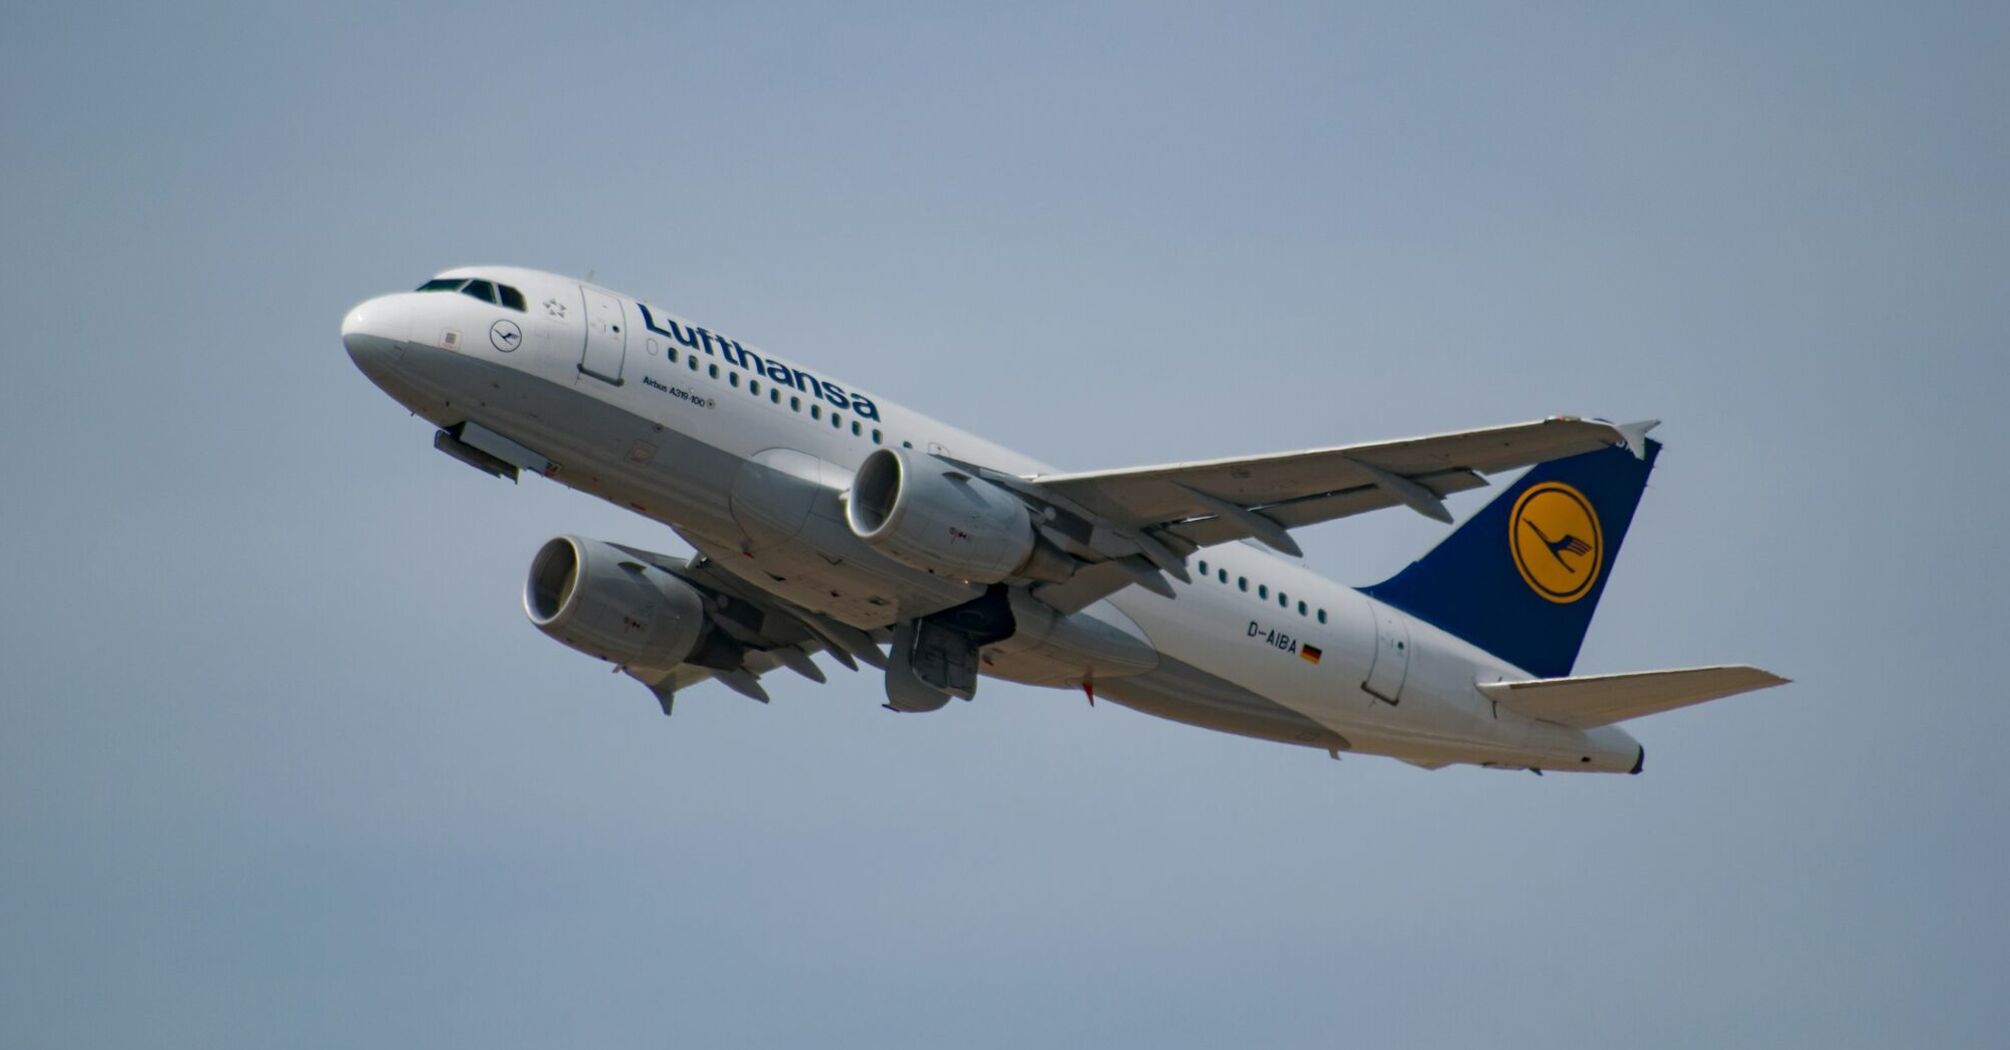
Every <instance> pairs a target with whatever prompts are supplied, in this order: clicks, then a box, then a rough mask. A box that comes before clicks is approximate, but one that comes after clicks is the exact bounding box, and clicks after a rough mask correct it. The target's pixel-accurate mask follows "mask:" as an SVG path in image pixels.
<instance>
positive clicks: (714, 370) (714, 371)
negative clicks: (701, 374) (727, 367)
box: [705, 365, 719, 379]
mask: <svg viewBox="0 0 2010 1050" xmlns="http://www.w3.org/2000/svg"><path fill="white" fill-rule="evenodd" d="M705 371H706V372H707V373H708V374H710V375H711V377H712V378H713V379H717V378H719V366H718V365H706V366H705Z"/></svg>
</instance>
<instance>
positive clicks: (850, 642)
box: [613, 543, 886, 715]
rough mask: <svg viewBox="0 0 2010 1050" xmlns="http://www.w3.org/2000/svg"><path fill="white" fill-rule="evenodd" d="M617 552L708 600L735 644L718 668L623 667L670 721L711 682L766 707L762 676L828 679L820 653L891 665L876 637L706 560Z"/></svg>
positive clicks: (850, 662) (853, 662)
mask: <svg viewBox="0 0 2010 1050" xmlns="http://www.w3.org/2000/svg"><path fill="white" fill-rule="evenodd" d="M613 546H615V547H617V548H619V549H620V550H622V551H623V552H625V553H627V554H630V555H632V556H634V557H636V558H638V559H640V560H642V561H644V562H647V563H649V564H651V565H654V566H655V567H657V568H659V569H662V570H663V571H664V572H667V573H670V574H671V575H673V576H676V577H678V578H679V579H682V580H683V581H684V582H686V583H688V584H690V585H692V586H693V587H695V588H697V589H698V590H699V591H700V592H701V593H702V594H703V595H704V596H705V612H706V616H707V617H708V618H709V619H710V620H711V621H712V623H713V625H714V626H715V627H716V628H717V629H718V630H719V632H720V633H721V634H723V635H724V636H725V638H726V639H727V640H728V641H729V643H730V644H728V645H725V646H721V647H717V648H715V649H714V653H715V654H717V655H715V656H714V662H715V663H716V664H718V665H717V666H714V665H712V664H705V665H700V664H691V663H685V664H677V665H675V666H672V667H624V668H622V671H623V672H625V673H626V674H627V675H628V676H629V677H631V678H634V679H635V680H636V681H638V682H641V683H642V684H643V685H645V686H648V687H649V691H650V692H651V693H653V694H655V696H656V700H657V702H658V703H659V704H661V705H662V707H663V713H664V714H666V715H667V714H669V713H670V707H671V701H672V699H673V698H674V697H675V696H676V694H677V693H678V692H679V691H681V690H683V689H686V688H688V687H690V686H693V685H697V684H699V683H702V682H706V681H717V682H719V684H721V685H724V686H725V687H726V688H728V689H731V690H733V691H734V692H736V693H739V694H740V695H742V696H746V697H749V698H752V699H755V700H759V701H760V702H762V703H767V702H768V692H767V690H766V689H764V688H762V687H761V684H760V678H761V676H762V675H764V674H767V673H768V672H770V671H773V670H776V669H778V668H783V667H786V668H788V669H789V670H791V671H794V672H795V673H797V674H800V675H802V676H803V677H805V678H808V679H810V680H811V681H815V682H822V681H825V677H824V672H823V670H822V669H821V668H819V667H818V666H817V665H816V663H815V662H814V661H812V660H811V659H810V654H812V653H816V652H819V651H821V652H826V653H829V654H830V656H831V658H832V659H834V660H836V661H837V662H839V663H841V664H843V665H845V666H846V667H848V668H850V669H852V670H854V671H855V670H857V669H858V664H859V662H860V661H864V662H866V663H869V664H872V665H873V666H875V667H885V666H886V657H885V655H884V654H883V653H881V652H880V650H879V646H878V644H877V643H876V642H875V640H874V639H873V638H872V636H871V635H869V634H867V633H866V632H864V631H861V630H859V629H858V628H856V627H852V626H850V625H849V624H844V623H839V622H838V621H836V620H832V619H829V618H827V617H824V616H820V615H818V614H817V613H814V612H811V611H809V610H807V609H802V608H798V607H796V606H794V605H792V604H790V603H788V602H784V601H782V600H780V599H778V598H775V597H774V596H772V595H769V594H766V593H764V592H762V591H761V590H759V589H758V588H756V587H754V586H752V585H751V584H748V583H747V582H746V581H744V580H741V579H740V578H739V577H736V576H734V575H733V574H732V573H730V572H727V571H726V570H724V569H721V568H719V566H718V565H716V564H714V563H713V562H712V561H711V559H709V558H706V557H704V556H703V555H700V556H698V557H694V558H691V559H689V560H685V559H681V558H673V557H670V556H668V555H664V554H657V553H656V552H654V551H646V550H642V549H641V548H638V547H628V546H624V545H622V544H618V543H617V544H614V545H613ZM721 656H724V657H726V658H724V659H721V658H720V657H721Z"/></svg>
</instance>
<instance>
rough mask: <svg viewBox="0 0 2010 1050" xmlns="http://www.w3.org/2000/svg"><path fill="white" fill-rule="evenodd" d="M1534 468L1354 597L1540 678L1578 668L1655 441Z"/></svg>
mask: <svg viewBox="0 0 2010 1050" xmlns="http://www.w3.org/2000/svg"><path fill="white" fill-rule="evenodd" d="M1632 444H1634V446H1635V447H1636V448H1644V454H1639V453H1636V452H1635V451H1631V450H1629V449H1627V448H1623V447H1614V448H1608V449H1601V450H1599V451H1597V452H1587V453H1585V454H1583V455H1581V456H1572V457H1570V458H1569V459H1559V460H1555V461H1552V462H1549V463H1541V464H1538V465H1536V466H1535V467H1534V468H1532V469H1530V470H1529V472H1528V473H1527V474H1525V475H1523V476H1522V478H1521V480H1519V481H1517V482H1516V483H1515V484H1514V486H1513V487H1511V488H1509V489H1508V490H1507V491H1506V492H1503V493H1501V495H1499V496H1498V497H1496V498H1495V499H1494V501H1493V502H1492V503H1489V504H1487V505H1486V506H1485V507H1483V508H1481V510H1480V512H1479V513H1478V514H1476V515H1474V516H1473V517H1472V518H1470V519H1469V520H1467V521H1466V523H1465V524H1464V525H1461V526H1459V527H1458V529H1456V530H1454V531H1453V532H1452V534H1451V535H1450V536H1447V537H1445V539H1444V542H1442V543H1439V544H1438V545H1437V546H1436V547H1434V548H1432V549H1431V552H1430V553H1428V554H1426V555H1424V556H1423V557H1422V558H1420V559H1418V560H1416V561H1414V562H1411V563H1410V565H1409V567H1407V568H1405V569H1404V570H1403V571H1402V572H1399V573H1397V574H1396V575H1395V576H1393V577H1391V578H1389V579H1387V580H1385V581H1383V582H1381V583H1378V584H1376V585H1374V586H1372V587H1364V588H1362V591H1363V592H1364V593H1366V594H1367V595H1369V596H1370V597H1372V598H1375V599H1377V600H1380V601H1384V602H1387V603H1389V604H1390V605H1393V606H1395V607H1396V608H1398V609H1401V610H1403V611H1404V612H1406V613H1409V614H1410V615H1412V616H1415V617H1417V618H1418V619H1420V620H1423V621H1425V622H1426V623H1429V624H1432V625H1433V626H1436V627H1439V628H1441V629H1443V630H1445V631H1448V632H1450V633H1452V634H1454V635H1457V636H1458V637H1460V638H1463V639H1465V640H1466V641H1468V642H1471V643H1472V644H1474V645H1476V646H1479V647H1480V648H1481V649H1484V650H1486V651H1487V652H1490V653H1492V654H1494V655H1495V656H1498V657H1500V658H1501V659H1503V660H1506V661H1508V662H1509V663H1512V664H1514V665H1515V666H1516V667H1520V668H1522V669H1523V670H1526V671H1528V672H1529V673H1531V674H1533V675H1535V676H1536V677H1538V678H1560V677H1563V676H1565V675H1568V674H1569V673H1570V668H1571V665H1572V664H1574V663H1576V662H1577V651H1578V649H1579V647H1580V646H1582V645H1583V644H1584V633H1585V631H1586V629H1588V628H1589V627H1590V626H1591V614H1592V612H1593V611H1594V610H1596V609H1597V608H1598V598H1599V596H1600V595H1601V594H1603V593H1604V592H1605V584H1606V582H1607V581H1608V580H1609V579H1611V576H1612V563H1613V562H1614V561H1615V560H1616V559H1617V558H1618V557H1619V545H1620V543H1621V541H1623V540H1624V539H1625V538H1626V529H1627V526H1629V525H1631V524H1633V511H1634V509H1635V508H1636V507H1638V506H1639V505H1640V493H1641V492H1642V491H1643V490H1645V489H1646V487H1647V475H1648V474H1649V473H1650V472H1652V471H1653V469H1654V460H1655V459H1656V457H1658V456H1659V455H1660V454H1661V443H1660V442H1658V441H1654V440H1652V439H1649V438H1644V437H1643V438H1641V439H1640V440H1638V441H1635V442H1633V443H1632Z"/></svg>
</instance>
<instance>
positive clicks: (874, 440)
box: [872, 429, 879, 445]
mask: <svg viewBox="0 0 2010 1050" xmlns="http://www.w3.org/2000/svg"><path fill="white" fill-rule="evenodd" d="M872 443H873V444H875V445H877V444H879V431H878V430H877V429H875V430H874V431H873V432H872Z"/></svg>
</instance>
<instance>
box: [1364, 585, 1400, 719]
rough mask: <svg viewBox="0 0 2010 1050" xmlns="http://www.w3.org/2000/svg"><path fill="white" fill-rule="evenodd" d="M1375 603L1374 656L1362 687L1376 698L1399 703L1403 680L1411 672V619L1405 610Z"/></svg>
mask: <svg viewBox="0 0 2010 1050" xmlns="http://www.w3.org/2000/svg"><path fill="white" fill-rule="evenodd" d="M1374 604H1375V660H1374V663H1372V664H1370V665H1369V667H1368V680H1367V681H1365V682H1362V683H1361V688H1362V689H1365V690H1367V691H1368V695H1370V696H1372V697H1374V698H1376V699H1377V700H1382V701H1386V702H1388V703H1391V704H1393V703H1396V702H1398V701H1400V700H1401V699H1402V698H1403V680H1404V679H1405V678H1408V677H1409V674H1410V622H1409V620H1408V619H1407V618H1405V617H1404V616H1403V614H1402V613H1399V612H1397V611H1396V610H1394V609H1391V608H1389V607H1388V606H1386V605H1383V604H1382V603H1380V602H1376V603H1374Z"/></svg>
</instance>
